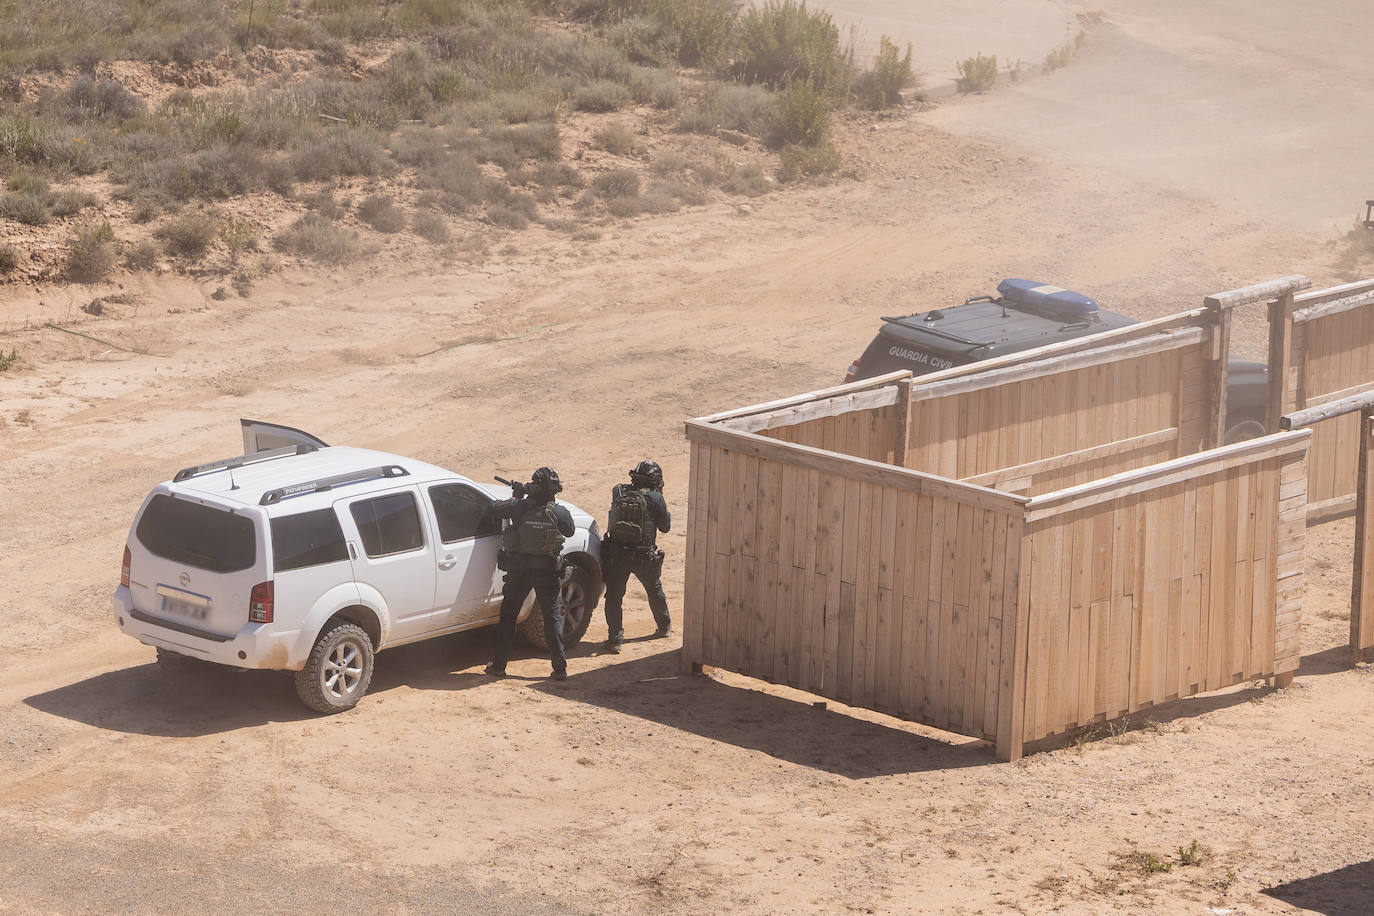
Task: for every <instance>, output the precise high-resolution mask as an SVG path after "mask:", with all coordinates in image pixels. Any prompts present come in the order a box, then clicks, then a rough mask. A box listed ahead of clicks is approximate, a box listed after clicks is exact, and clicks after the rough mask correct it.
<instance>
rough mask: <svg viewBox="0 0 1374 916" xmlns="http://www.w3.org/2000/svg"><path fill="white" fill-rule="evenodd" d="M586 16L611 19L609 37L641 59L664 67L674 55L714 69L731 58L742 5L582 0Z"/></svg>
mask: <svg viewBox="0 0 1374 916" xmlns="http://www.w3.org/2000/svg"><path fill="white" fill-rule="evenodd" d="M574 12H575V14H576V15H578V16H580V17H581V18H584V19H594V20H598V21H603V22H611V23H613V25H612V26H611V27H610V29H609V30H608V37H609V38H610V40H611V41H612V42H613V43H614V44H616V45H617V47H620V48H621V49H622V50H624V51H625V52H626V53H627V54H629V55H630V56H631V57H632V58H634V59H636V60H638V61H639V62H640V63H653V64H656V65H663V64H665V63H667V61H666V60H665V59H663V56H662V55H665V54H671V55H673V56H675V57H676V58H677V60H678V61H679V62H681V63H682V64H684V65H685V66H688V67H713V66H715V65H716V64H718V63H720V62H721V61H723V60H724V59H725V57H726V56H727V54H728V52H729V49H730V41H731V36H732V34H733V32H734V28H735V23H736V21H737V20H738V18H739V5H738V3H737V2H735V0H581V2H578V3H576V4H575V5H574Z"/></svg>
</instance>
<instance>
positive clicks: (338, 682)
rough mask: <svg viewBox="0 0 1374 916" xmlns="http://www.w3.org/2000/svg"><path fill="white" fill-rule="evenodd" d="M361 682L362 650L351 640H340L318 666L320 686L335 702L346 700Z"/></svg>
mask: <svg viewBox="0 0 1374 916" xmlns="http://www.w3.org/2000/svg"><path fill="white" fill-rule="evenodd" d="M362 680H363V649H362V646H360V645H358V644H357V643H356V642H354V641H353V640H351V639H345V640H342V641H340V642H338V643H336V644H335V645H334V647H333V648H332V649H330V650H329V654H328V655H326V656H325V659H324V664H323V665H321V666H320V686H321V687H323V688H324V692H325V693H326V694H327V695H329V696H330V697H332V698H334V699H336V700H346V699H348V698H350V697H351V696H352V695H353V694H354V693H356V692H357V690H358V685H359V684H361V683H362Z"/></svg>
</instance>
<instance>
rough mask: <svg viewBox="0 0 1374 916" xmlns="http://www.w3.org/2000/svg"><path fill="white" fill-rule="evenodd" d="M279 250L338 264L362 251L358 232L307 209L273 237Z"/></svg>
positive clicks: (313, 259) (325, 262)
mask: <svg viewBox="0 0 1374 916" xmlns="http://www.w3.org/2000/svg"><path fill="white" fill-rule="evenodd" d="M273 244H274V245H275V246H276V247H277V250H279V251H286V252H290V253H291V254H296V255H300V256H301V257H303V258H308V259H310V260H312V261H318V262H320V263H322V264H342V263H343V262H345V261H350V260H353V259H354V258H357V257H358V256H359V255H360V254H362V252H363V250H364V249H363V246H362V243H361V242H360V241H359V239H358V234H357V233H356V232H352V231H350V230H348V229H344V228H343V227H341V226H337V225H335V224H334V223H332V222H330V221H329V220H327V219H325V218H324V217H323V216H320V215H319V214H318V213H307V214H305V215H304V216H302V217H301V218H300V219H298V220H296V221H295V222H294V223H292V224H291V226H290V227H288V228H287V229H285V230H283V231H282V232H281V233H280V234H279V235H278V236H277V237H276V239H275V240H274V241H273Z"/></svg>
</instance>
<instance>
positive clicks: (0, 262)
mask: <svg viewBox="0 0 1374 916" xmlns="http://www.w3.org/2000/svg"><path fill="white" fill-rule="evenodd" d="M18 266H19V250H18V249H17V248H15V247H14V246H13V245H0V274H7V273H9V272H10V271H12V270H14V269H15V268H16V267H18Z"/></svg>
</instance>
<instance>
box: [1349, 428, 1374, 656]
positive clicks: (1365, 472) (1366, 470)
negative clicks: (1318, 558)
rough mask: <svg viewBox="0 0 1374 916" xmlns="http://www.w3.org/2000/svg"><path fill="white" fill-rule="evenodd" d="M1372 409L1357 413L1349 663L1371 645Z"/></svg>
mask: <svg viewBox="0 0 1374 916" xmlns="http://www.w3.org/2000/svg"><path fill="white" fill-rule="evenodd" d="M1371 448H1374V410H1371V409H1369V408H1365V409H1364V410H1363V411H1361V412H1360V470H1359V476H1358V477H1357V478H1356V491H1355V561H1354V568H1353V570H1352V574H1351V577H1350V657H1351V663H1352V664H1358V663H1359V662H1360V661H1362V660H1363V659H1364V650H1365V649H1368V648H1370V647H1371V646H1374V525H1371V522H1374V518H1371V515H1370V513H1371V512H1374V500H1371V499H1370V492H1369V490H1370V487H1371V485H1374V462H1371V461H1370V460H1369V459H1370V454H1369V453H1370V450H1371Z"/></svg>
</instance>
